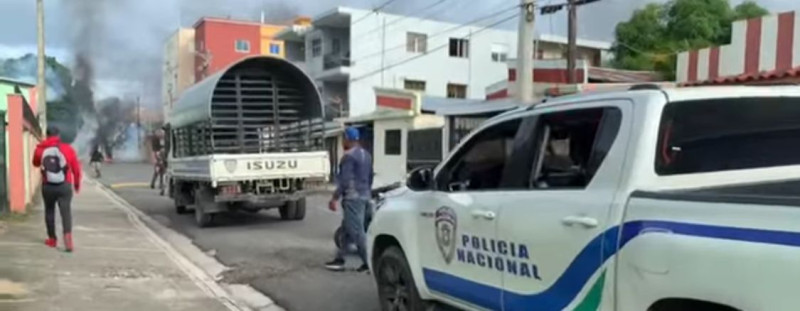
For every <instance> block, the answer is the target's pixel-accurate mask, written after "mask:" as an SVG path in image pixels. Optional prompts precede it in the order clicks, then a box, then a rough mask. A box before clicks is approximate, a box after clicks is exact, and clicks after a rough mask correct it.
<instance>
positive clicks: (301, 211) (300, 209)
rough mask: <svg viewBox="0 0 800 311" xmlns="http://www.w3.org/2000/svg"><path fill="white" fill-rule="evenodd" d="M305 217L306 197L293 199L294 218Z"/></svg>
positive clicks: (301, 218)
mask: <svg viewBox="0 0 800 311" xmlns="http://www.w3.org/2000/svg"><path fill="white" fill-rule="evenodd" d="M304 218H306V198H302V199H300V200H297V201H294V217H292V219H294V220H303V219H304Z"/></svg>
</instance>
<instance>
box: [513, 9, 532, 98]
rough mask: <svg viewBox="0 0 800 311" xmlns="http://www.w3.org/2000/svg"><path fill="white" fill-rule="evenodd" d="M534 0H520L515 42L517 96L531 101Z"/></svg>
mask: <svg viewBox="0 0 800 311" xmlns="http://www.w3.org/2000/svg"><path fill="white" fill-rule="evenodd" d="M534 1H535V0H520V4H521V5H520V17H519V31H518V33H519V39H518V42H517V98H519V100H520V101H522V102H523V103H529V102H532V101H533V28H534V25H535V22H536V14H535V11H534Z"/></svg>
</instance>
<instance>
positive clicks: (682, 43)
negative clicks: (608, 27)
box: [613, 0, 769, 79]
mask: <svg viewBox="0 0 800 311" xmlns="http://www.w3.org/2000/svg"><path fill="white" fill-rule="evenodd" d="M767 14H769V12H768V11H767V10H766V9H764V8H762V7H760V6H759V5H758V4H756V3H755V2H753V1H745V2H742V3H741V4H739V5H737V6H736V7H735V8H731V6H730V3H729V2H728V0H670V1H668V2H666V3H664V4H658V3H651V4H648V5H647V6H645V7H644V8H641V9H638V10H636V11H635V12H634V13H633V15H632V16H631V18H630V19H629V20H628V21H624V22H620V23H619V24H617V27H616V29H615V43H614V47H613V52H614V54H615V58H614V62H613V65H614V66H615V67H617V68H621V69H628V70H655V71H659V72H661V73H662V74H663V75H664V76H665V78H667V79H674V78H675V66H676V63H677V53H678V52H680V51H686V50H692V49H699V48H704V47H709V46H716V45H724V44H728V43H730V36H731V23H733V22H734V21H736V20H739V19H744V18H753V17H759V16H763V15H767Z"/></svg>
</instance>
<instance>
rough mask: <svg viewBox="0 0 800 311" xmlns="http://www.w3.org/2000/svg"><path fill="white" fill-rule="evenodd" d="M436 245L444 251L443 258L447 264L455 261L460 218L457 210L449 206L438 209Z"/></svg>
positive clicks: (436, 216)
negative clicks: (457, 229)
mask: <svg viewBox="0 0 800 311" xmlns="http://www.w3.org/2000/svg"><path fill="white" fill-rule="evenodd" d="M434 223H435V225H436V245H437V246H438V247H439V251H440V252H441V253H442V258H444V261H445V262H446V263H447V264H450V262H451V261H453V255H455V252H456V228H457V226H458V218H457V216H456V212H455V211H454V210H453V209H452V208H450V207H447V206H442V207H440V208H439V209H437V210H436V215H435V221H434Z"/></svg>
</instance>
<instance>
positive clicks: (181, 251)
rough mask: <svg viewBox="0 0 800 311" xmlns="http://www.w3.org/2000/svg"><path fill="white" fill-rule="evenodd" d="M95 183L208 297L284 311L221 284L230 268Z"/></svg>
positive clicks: (257, 310)
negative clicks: (222, 274)
mask: <svg viewBox="0 0 800 311" xmlns="http://www.w3.org/2000/svg"><path fill="white" fill-rule="evenodd" d="M86 180H90V181H92V182H93V183H94V184H95V186H96V187H97V188H98V190H100V192H101V193H103V195H105V196H106V197H108V198H109V199H110V200H111V201H113V202H114V203H115V205H116V207H118V208H119V209H121V210H123V211H124V212H125V213H126V214H127V215H128V219H129V220H130V221H131V222H132V223H133V224H134V226H135V227H137V228H138V229H140V230H142V231H144V232H145V233H147V236H148V238H149V239H150V240H151V241H152V242H153V243H154V244H156V245H157V246H158V247H159V248H160V249H161V250H163V251H164V252H165V253H166V254H167V256H168V257H169V258H170V259H171V260H172V261H173V262H174V263H175V264H176V265H177V266H178V267H179V268H180V269H181V270H182V271H183V272H184V273H185V274H186V275H187V276H189V278H190V279H191V280H192V282H193V283H195V284H196V285H197V286H198V287H200V289H201V290H202V291H203V292H204V293H206V294H207V295H208V296H210V297H213V298H215V299H216V300H218V301H219V302H221V303H222V304H223V305H224V306H225V307H227V308H228V309H229V310H231V311H285V309H283V308H281V307H280V306H278V305H277V304H276V303H275V302H274V301H273V300H272V299H270V298H269V297H267V296H265V295H264V294H262V293H261V292H259V291H257V290H255V289H253V288H252V287H251V286H250V285H245V284H220V283H218V282H217V281H218V280H219V275H220V274H221V273H222V272H225V271H227V270H229V268H228V267H226V266H225V265H223V264H222V263H220V262H219V261H217V260H216V259H215V258H214V257H211V256H209V255H207V254H206V253H205V252H203V251H202V250H201V249H200V248H198V247H197V246H196V245H195V244H194V243H193V242H192V241H191V239H189V238H188V237H186V236H184V235H182V234H180V233H178V232H177V231H175V230H172V229H170V228H167V227H166V226H164V225H162V224H160V223H159V222H158V221H156V220H155V219H153V218H152V217H150V216H148V215H147V214H145V213H143V212H142V211H140V210H139V209H138V208H136V207H135V206H133V205H131V204H130V203H128V202H127V201H125V200H124V199H123V198H121V197H120V196H119V195H117V194H116V193H114V192H113V191H112V190H111V189H109V188H108V187H107V186H105V185H104V184H103V183H101V182H99V181H97V180H95V179H91V178H86Z"/></svg>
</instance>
